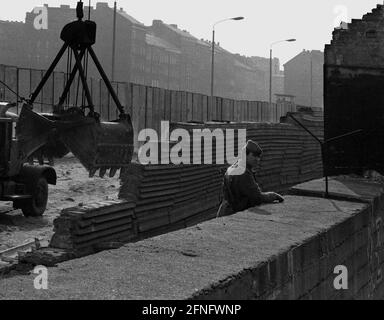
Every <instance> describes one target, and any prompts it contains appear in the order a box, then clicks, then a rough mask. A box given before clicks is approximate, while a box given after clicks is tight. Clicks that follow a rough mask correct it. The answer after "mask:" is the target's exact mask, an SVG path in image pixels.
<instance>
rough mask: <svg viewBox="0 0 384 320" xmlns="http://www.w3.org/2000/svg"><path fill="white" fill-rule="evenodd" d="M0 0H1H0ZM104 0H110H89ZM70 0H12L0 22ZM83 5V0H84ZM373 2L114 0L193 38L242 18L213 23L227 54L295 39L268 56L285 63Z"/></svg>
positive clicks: (265, 50) (258, 51) (261, 51)
mask: <svg viewBox="0 0 384 320" xmlns="http://www.w3.org/2000/svg"><path fill="white" fill-rule="evenodd" d="M2 2H6V1H5V0H2ZM96 2H108V3H109V4H110V7H113V3H114V1H113V0H102V1H96V0H95V1H91V5H93V6H95V5H96ZM76 3H77V1H76V0H43V1H41V0H40V1H39V0H17V1H7V5H5V6H2V8H1V11H0V20H11V21H24V19H25V13H26V12H27V11H32V9H33V8H34V7H39V6H42V5H43V4H48V5H49V6H50V7H57V6H59V5H60V4H69V5H71V7H76ZM84 3H85V5H88V3H89V0H85V1H84ZM378 3H380V4H383V2H380V1H377V0H376V1H375V0H364V1H361V0H321V1H320V0H289V1H287V0H269V1H267V0H193V1H192V0H189V1H187V0H136V1H133V0H117V6H118V8H120V7H122V8H124V10H125V11H126V12H127V13H128V14H129V15H131V16H133V17H134V18H136V19H137V20H139V21H141V22H142V23H144V24H145V25H147V26H149V25H151V24H152V20H154V19H159V20H162V21H163V22H165V23H168V24H177V25H178V26H179V28H180V29H183V30H184V29H185V30H187V31H189V32H190V33H191V34H192V35H194V36H195V37H197V38H199V39H208V40H211V39H212V26H213V24H214V23H215V22H217V21H219V20H222V19H227V18H232V17H236V16H243V17H244V18H245V19H244V20H242V21H225V22H223V23H220V24H218V25H217V26H216V42H219V43H220V45H221V46H222V47H223V48H225V49H226V50H228V51H230V52H232V53H239V54H241V55H246V56H261V57H269V49H270V45H271V43H273V42H276V41H280V40H284V39H290V38H295V39H297V41H296V42H282V43H278V44H276V45H274V46H273V55H274V57H278V58H279V59H280V62H281V63H282V64H284V63H285V62H287V61H289V60H290V59H292V58H293V57H294V56H296V55H297V54H299V53H300V52H301V51H302V50H303V49H305V50H322V51H323V50H324V46H325V44H328V43H330V41H331V39H332V30H333V28H334V27H335V26H336V25H339V24H340V22H341V21H346V22H350V20H351V19H361V18H362V16H363V15H364V14H366V13H367V12H370V11H371V10H372V9H373V8H375V7H376V5H377V4H378Z"/></svg>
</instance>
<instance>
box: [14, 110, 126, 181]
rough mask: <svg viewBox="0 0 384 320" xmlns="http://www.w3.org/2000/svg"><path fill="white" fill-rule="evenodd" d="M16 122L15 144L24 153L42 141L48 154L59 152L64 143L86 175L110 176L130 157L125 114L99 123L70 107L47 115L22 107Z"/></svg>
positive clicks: (33, 148)
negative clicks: (17, 142)
mask: <svg viewBox="0 0 384 320" xmlns="http://www.w3.org/2000/svg"><path fill="white" fill-rule="evenodd" d="M19 122H20V124H19V130H18V137H19V138H18V139H19V141H21V143H19V146H20V149H21V150H23V152H24V153H25V154H28V152H31V151H33V152H35V151H36V149H38V148H41V147H43V145H44V144H45V146H46V149H48V150H50V152H51V153H52V154H63V151H64V150H63V146H65V147H66V148H67V149H68V150H69V151H71V152H72V153H73V155H74V156H75V157H76V158H78V159H79V161H80V162H81V164H82V165H83V166H84V167H85V168H86V169H87V170H88V171H89V174H90V176H94V175H95V174H96V172H97V171H98V170H99V171H100V172H99V174H100V176H101V177H103V176H104V175H105V174H106V173H107V171H108V170H109V176H110V177H113V176H114V175H115V174H116V172H117V170H119V169H121V168H124V167H127V166H128V165H129V164H130V162H131V160H132V155H133V127H132V123H131V120H130V118H129V116H126V117H124V118H122V119H119V120H116V121H113V122H100V121H99V120H98V119H97V118H94V117H92V116H85V115H84V114H82V113H81V112H73V110H72V111H70V112H64V113H62V114H59V115H51V116H50V117H48V116H47V115H41V114H38V113H36V112H34V111H33V110H32V109H31V108H30V107H28V106H24V107H23V109H22V111H21V113H20V118H19ZM47 146H49V148H47ZM26 149H27V150H26ZM28 150H30V151H28Z"/></svg>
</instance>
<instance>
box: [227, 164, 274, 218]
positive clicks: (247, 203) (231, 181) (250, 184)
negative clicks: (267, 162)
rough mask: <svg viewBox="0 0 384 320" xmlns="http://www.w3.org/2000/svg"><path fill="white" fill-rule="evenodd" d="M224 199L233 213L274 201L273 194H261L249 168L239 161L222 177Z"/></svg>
mask: <svg viewBox="0 0 384 320" xmlns="http://www.w3.org/2000/svg"><path fill="white" fill-rule="evenodd" d="M223 191H224V198H225V200H227V202H228V203H229V204H230V206H231V207H232V210H233V211H235V212H239V211H244V210H246V209H248V208H252V207H255V206H258V205H261V204H263V203H272V202H274V201H275V200H276V198H275V194H274V193H270V192H266V193H264V192H262V191H261V189H260V187H259V185H258V184H257V181H256V179H255V176H254V174H253V172H252V170H251V168H247V167H246V166H245V164H243V163H242V162H241V161H238V162H236V163H235V164H234V165H232V166H231V167H229V168H228V170H227V172H226V174H225V177H224V186H223Z"/></svg>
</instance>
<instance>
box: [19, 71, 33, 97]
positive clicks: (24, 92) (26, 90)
mask: <svg viewBox="0 0 384 320" xmlns="http://www.w3.org/2000/svg"><path fill="white" fill-rule="evenodd" d="M30 79H31V77H30V70H29V69H19V95H20V96H21V97H23V98H28V97H29V95H30V94H31V83H30Z"/></svg>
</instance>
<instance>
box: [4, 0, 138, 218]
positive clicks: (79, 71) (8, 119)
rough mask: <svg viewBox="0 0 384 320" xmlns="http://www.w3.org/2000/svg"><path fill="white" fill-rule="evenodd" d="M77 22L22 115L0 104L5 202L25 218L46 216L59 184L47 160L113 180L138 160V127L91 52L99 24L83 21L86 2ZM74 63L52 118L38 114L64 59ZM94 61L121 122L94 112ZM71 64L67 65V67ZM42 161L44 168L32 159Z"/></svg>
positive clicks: (66, 31)
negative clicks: (78, 91) (77, 99)
mask: <svg viewBox="0 0 384 320" xmlns="http://www.w3.org/2000/svg"><path fill="white" fill-rule="evenodd" d="M76 15H77V20H75V21H73V22H71V23H69V24H67V25H66V26H65V27H64V28H63V30H62V32H61V35H60V38H61V40H62V41H63V42H64V44H63V46H62V48H61V49H60V51H59V52H58V54H57V56H56V57H55V59H54V60H53V62H52V64H51V65H50V67H49V68H48V70H47V71H46V73H45V74H44V76H43V78H42V79H41V81H40V83H39V84H38V85H37V88H36V89H35V91H34V92H33V93H32V94H31V95H30V97H29V98H28V99H23V105H22V108H21V111H20V113H19V115H15V114H13V113H11V112H9V109H10V108H11V107H13V106H15V103H0V147H1V152H0V201H11V202H13V207H14V208H15V209H21V210H22V212H23V214H24V215H25V216H33V217H36V216H41V215H43V214H44V212H45V210H46V207H47V201H48V184H51V185H55V184H56V180H57V177H56V172H55V170H54V168H53V167H52V166H50V165H46V164H44V158H48V159H52V158H61V157H63V156H65V155H66V154H67V153H69V152H72V154H73V155H74V156H75V157H77V158H78V159H79V161H80V162H81V164H82V165H83V166H84V167H85V168H86V169H87V170H88V171H89V174H90V176H91V177H93V176H94V175H95V174H96V173H97V172H98V171H99V175H100V177H104V176H105V175H106V174H107V173H108V174H109V176H110V177H113V176H114V175H115V174H116V173H117V171H118V170H119V169H123V168H124V167H127V166H128V165H129V164H130V162H131V160H132V156H133V136H134V134H133V127H132V121H131V117H130V115H129V114H127V113H125V111H124V107H123V106H122V105H121V103H120V101H119V98H118V96H117V94H116V92H115V91H114V89H113V86H112V84H111V82H110V81H109V79H108V77H107V75H106V73H105V72H104V70H103V68H102V65H101V63H100V61H99V60H98V58H97V56H96V54H95V52H94V50H93V48H92V46H93V45H94V44H95V42H96V23H95V22H94V21H91V20H89V19H88V20H83V18H84V9H83V3H82V1H79V2H78V3H77V7H76ZM66 52H67V53H68V54H67V59H68V60H69V59H70V60H71V62H72V61H73V60H74V65H73V68H72V64H70V68H69V69H72V70H71V71H70V72H68V77H67V81H66V83H65V86H64V90H63V93H62V94H61V96H60V99H59V101H58V103H57V104H55V105H54V106H53V108H52V109H53V111H52V113H38V112H36V111H35V110H34V108H33V104H34V102H36V99H37V97H38V96H39V94H40V92H41V91H42V90H43V88H44V86H45V84H46V83H47V81H48V79H49V78H50V76H51V75H52V73H53V72H54V70H55V68H56V67H57V65H58V63H59V62H60V60H61V59H62V58H63V56H64V55H65V53H66ZM89 57H90V58H91V59H92V60H93V62H94V65H95V67H96V69H97V70H98V72H99V74H100V76H101V78H102V80H103V81H104V83H105V85H106V87H107V89H108V92H109V94H110V96H111V98H112V99H113V101H114V103H115V105H116V106H117V109H118V113H119V115H118V119H116V120H114V121H108V122H103V121H101V117H100V115H99V114H98V113H97V112H95V106H94V104H93V101H92V96H91V93H90V90H89V86H88V79H87V70H88V59H89ZM67 63H68V61H67ZM76 78H77V79H78V81H80V82H81V85H82V89H83V90H82V95H83V98H82V99H81V101H82V103H81V106H73V105H68V101H69V99H67V98H68V95H69V93H70V89H71V86H72V84H73V83H74V82H76V81H75V79H76ZM36 156H37V157H38V159H39V164H38V165H37V164H34V162H33V161H31V159H33V158H34V157H36Z"/></svg>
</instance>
